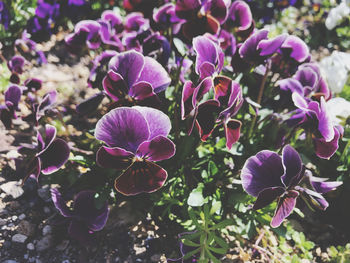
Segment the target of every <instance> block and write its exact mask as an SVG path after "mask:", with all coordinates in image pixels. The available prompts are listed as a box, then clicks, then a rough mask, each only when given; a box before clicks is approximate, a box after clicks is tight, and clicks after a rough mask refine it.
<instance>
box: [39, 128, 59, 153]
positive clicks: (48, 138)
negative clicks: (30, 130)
mask: <svg viewBox="0 0 350 263" xmlns="http://www.w3.org/2000/svg"><path fill="white" fill-rule="evenodd" d="M56 133H57V131H56V128H55V126H52V125H50V124H46V125H45V141H44V140H43V138H42V136H41V134H40V133H39V132H38V134H37V141H38V149H39V153H38V154H37V156H38V155H40V154H41V153H42V152H43V151H45V150H46V149H47V148H48V147H49V146H50V145H51V143H52V142H53V141H54V140H55V138H56Z"/></svg>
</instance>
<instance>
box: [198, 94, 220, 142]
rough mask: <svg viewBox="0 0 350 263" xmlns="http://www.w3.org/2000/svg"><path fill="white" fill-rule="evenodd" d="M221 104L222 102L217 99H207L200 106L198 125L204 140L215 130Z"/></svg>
mask: <svg viewBox="0 0 350 263" xmlns="http://www.w3.org/2000/svg"><path fill="white" fill-rule="evenodd" d="M219 106H220V103H219V102H218V101H216V100H207V101H206V102H203V103H201V104H200V105H199V106H198V113H197V116H196V126H197V128H198V131H199V136H200V137H201V140H202V141H205V140H206V139H207V138H208V137H209V136H210V134H211V133H212V132H213V130H214V127H215V123H216V120H217V116H218V114H219V110H220V107H219Z"/></svg>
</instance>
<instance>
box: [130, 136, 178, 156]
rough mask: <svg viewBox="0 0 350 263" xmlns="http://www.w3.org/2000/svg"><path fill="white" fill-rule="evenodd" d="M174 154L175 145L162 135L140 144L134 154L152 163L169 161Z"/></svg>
mask: <svg viewBox="0 0 350 263" xmlns="http://www.w3.org/2000/svg"><path fill="white" fill-rule="evenodd" d="M174 154H175V144H174V143H173V142H172V141H171V140H169V139H168V138H166V137H164V136H162V135H160V136H157V137H155V138H153V139H152V140H151V141H145V142H143V143H141V144H140V146H139V148H138V149H137V152H136V155H137V156H139V157H142V158H146V159H147V160H149V161H153V162H158V161H162V160H166V159H169V158H171V157H172V156H173V155H174Z"/></svg>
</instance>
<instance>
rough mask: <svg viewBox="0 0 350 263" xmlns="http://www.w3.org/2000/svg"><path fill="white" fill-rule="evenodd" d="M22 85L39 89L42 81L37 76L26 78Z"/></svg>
mask: <svg viewBox="0 0 350 263" xmlns="http://www.w3.org/2000/svg"><path fill="white" fill-rule="evenodd" d="M24 86H26V87H27V88H28V89H32V90H39V89H41V86H42V81H41V80H40V79H37V78H30V79H26V81H25V82H24Z"/></svg>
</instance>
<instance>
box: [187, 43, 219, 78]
mask: <svg viewBox="0 0 350 263" xmlns="http://www.w3.org/2000/svg"><path fill="white" fill-rule="evenodd" d="M215 45H216V44H215V43H214V42H213V41H211V40H210V39H209V38H207V37H205V36H198V37H195V38H194V39H193V49H194V50H195V52H196V73H197V74H199V70H200V67H201V66H202V64H203V63H204V62H207V63H210V64H212V65H215V64H216V62H217V60H218V50H217V47H216V46H215ZM214 68H215V67H214Z"/></svg>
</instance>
